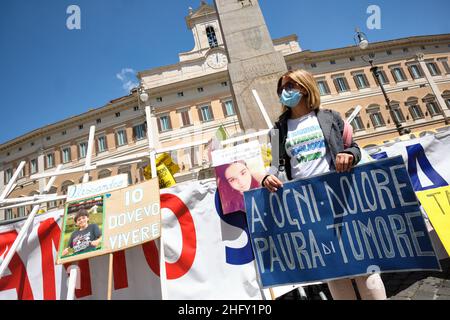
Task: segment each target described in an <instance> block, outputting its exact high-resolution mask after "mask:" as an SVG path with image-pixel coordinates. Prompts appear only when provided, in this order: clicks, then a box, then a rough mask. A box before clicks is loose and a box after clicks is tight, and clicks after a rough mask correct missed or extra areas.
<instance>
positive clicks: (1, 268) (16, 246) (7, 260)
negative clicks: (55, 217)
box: [0, 165, 62, 279]
mask: <svg viewBox="0 0 450 320" xmlns="http://www.w3.org/2000/svg"><path fill="white" fill-rule="evenodd" d="M61 167H62V165H59V166H58V168H57V169H56V170H57V171H58V170H59V169H61ZM54 182H55V179H54V178H52V179H50V181H49V182H48V184H47V186H46V187H45V189H44V190H43V191H42V194H44V193H46V192H48V191H49V190H50V188H51V187H52V185H53V183H54ZM39 207H40V206H39V205H35V206H34V207H33V210H32V211H31V213H30V215H29V216H28V218H27V220H26V221H25V224H24V225H23V227H22V229H20V232H19V234H18V235H17V238H16V240H14V243H13V244H12V246H11V249H9V251H8V253H7V254H6V257H5V259H4V260H3V261H2V263H1V265H0V279H1V278H2V277H3V274H4V273H5V270H6V268H7V267H8V265H9V263H10V262H11V259H12V257H13V256H14V254H15V253H16V251H17V250H18V249H19V247H20V245H21V244H22V240H23V239H25V235H26V233H27V232H28V229H29V228H30V225H31V223H32V222H33V220H34V217H35V215H36V213H37V212H38V211H39Z"/></svg>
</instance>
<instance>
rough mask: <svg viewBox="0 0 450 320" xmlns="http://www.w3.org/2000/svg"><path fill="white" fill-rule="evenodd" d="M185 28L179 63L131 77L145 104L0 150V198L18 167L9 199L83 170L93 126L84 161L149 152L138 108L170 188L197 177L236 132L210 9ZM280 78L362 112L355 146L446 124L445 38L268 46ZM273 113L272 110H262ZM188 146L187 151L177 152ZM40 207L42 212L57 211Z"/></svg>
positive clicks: (61, 126)
mask: <svg viewBox="0 0 450 320" xmlns="http://www.w3.org/2000/svg"><path fill="white" fill-rule="evenodd" d="M186 24H187V27H188V28H189V29H190V30H191V31H192V35H193V38H194V43H195V46H194V48H193V50H192V51H190V52H183V53H180V54H179V62H178V63H176V64H173V65H169V66H162V67H159V68H156V69H151V70H144V71H141V72H138V74H137V78H138V79H139V81H140V83H141V85H142V87H143V88H144V89H145V90H146V92H147V93H148V95H149V99H148V101H147V102H142V101H141V100H140V99H139V91H138V89H137V88H136V89H133V90H132V91H131V92H130V93H129V94H128V95H127V96H124V97H120V98H118V99H115V100H111V101H110V102H109V103H108V104H107V105H105V106H102V107H99V108H97V109H94V110H90V111H88V112H86V113H83V114H80V115H78V116H75V117H72V118H69V119H65V120H63V121H60V122H57V123H54V124H51V125H48V126H45V127H42V128H39V129H37V130H34V131H32V132H29V133H27V134H25V135H22V136H20V137H17V138H15V139H13V140H11V141H7V142H5V143H3V144H1V145H0V191H1V190H3V188H4V186H5V185H7V184H8V182H9V180H10V179H11V177H12V175H13V173H14V171H15V169H16V168H17V166H18V164H19V163H20V162H21V161H25V163H26V165H25V167H24V169H23V170H22V172H21V173H20V175H19V179H18V180H17V186H16V187H15V189H14V191H13V192H12V193H11V195H10V197H12V198H18V197H24V196H32V195H35V194H38V193H39V192H40V190H42V189H43V188H44V182H43V181H42V180H33V179H30V177H31V176H32V175H34V174H37V173H44V172H49V171H52V170H55V168H56V167H57V166H58V165H60V164H62V165H63V167H64V168H65V169H70V168H76V167H80V166H83V165H84V163H85V161H86V152H87V140H88V135H89V128H90V127H91V126H93V125H95V127H96V133H95V140H94V142H95V147H94V151H93V153H94V154H93V161H94V162H96V161H100V160H104V159H110V158H117V157H122V156H125V155H132V154H136V153H140V152H143V151H145V150H148V141H147V134H146V130H147V124H146V117H145V107H146V106H151V109H152V112H153V115H154V117H156V123H157V129H156V128H155V131H157V132H158V142H159V145H160V146H161V147H163V148H167V149H168V150H171V148H173V149H174V150H171V151H169V152H170V153H171V156H172V158H173V159H174V161H175V162H177V163H178V164H179V166H180V169H181V171H180V172H179V173H178V174H176V179H177V181H179V182H181V181H186V180H191V179H197V178H198V172H199V171H200V170H201V169H204V168H207V167H209V166H210V163H209V161H208V156H207V143H208V141H209V140H210V139H211V138H212V137H213V136H214V135H215V133H216V131H217V129H218V128H219V127H221V126H223V127H224V128H225V130H226V131H227V133H228V134H229V135H230V136H231V135H236V134H240V133H241V131H242V130H241V128H240V126H239V120H238V115H237V113H236V108H235V103H234V100H233V98H232V92H231V86H230V79H229V76H228V70H227V64H228V59H227V54H226V48H225V45H224V41H223V39H222V35H221V32H220V26H219V22H218V17H217V14H216V12H215V9H214V8H213V7H212V6H210V5H208V4H206V3H204V2H202V4H201V6H200V7H199V8H198V9H197V10H192V9H190V10H189V14H188V16H187V17H186ZM273 46H274V48H275V50H277V51H278V52H281V53H282V54H283V56H284V58H285V61H286V65H287V67H288V69H296V68H303V69H306V70H308V71H310V72H312V73H313V74H314V75H315V77H316V80H317V82H318V85H319V88H320V91H321V95H322V106H323V107H324V108H330V109H334V110H337V111H338V112H340V113H341V114H342V116H343V117H347V116H349V115H350V114H351V113H352V111H353V110H354V109H355V108H356V107H357V106H361V108H362V109H361V112H360V113H359V115H358V116H357V117H356V119H355V120H354V121H353V123H352V125H353V127H354V129H355V130H354V131H355V137H356V140H357V141H358V142H359V143H360V145H362V146H365V145H370V144H372V143H380V142H382V141H385V140H389V139H392V138H395V137H398V133H397V130H396V127H395V123H394V121H393V117H397V119H398V120H399V122H401V123H402V125H403V126H404V127H407V128H409V129H411V130H412V132H420V131H426V130H431V129H436V128H440V127H444V126H446V124H448V122H449V121H450V120H449V117H450V64H449V61H448V60H449V56H450V34H444V35H431V36H420V37H411V38H404V39H395V40H390V41H385V42H378V43H373V44H371V45H370V47H369V48H368V49H367V50H366V52H362V51H361V50H360V49H359V48H358V47H356V46H352V47H346V48H338V49H330V50H325V51H317V52H313V51H309V50H302V48H301V46H300V44H299V42H298V38H297V36H296V35H289V36H286V37H284V38H280V39H274V40H273ZM363 54H365V55H367V57H369V56H370V57H371V58H372V59H373V60H374V63H375V64H376V65H377V66H378V67H379V68H380V69H381V72H382V81H383V85H384V87H385V89H386V92H387V94H388V96H389V98H390V100H391V101H392V102H391V105H392V112H391V111H390V110H389V109H388V108H387V107H386V102H385V99H384V97H383V95H382V92H381V90H380V88H379V86H378V85H377V83H376V81H375V78H374V76H373V74H372V73H371V71H370V65H369V64H368V63H367V62H365V61H364V60H363V59H362V58H361V57H362V56H363ZM266 108H279V109H280V112H281V106H280V105H277V106H266ZM192 142H196V143H195V146H191V147H186V148H179V146H180V145H184V144H189V143H192ZM147 165H148V162H143V163H139V164H135V163H134V164H127V165H123V166H117V167H111V168H108V169H103V170H97V171H93V172H91V173H90V178H91V179H93V180H96V179H99V178H104V177H108V176H111V175H115V174H118V173H126V174H127V175H128V179H129V182H130V184H134V183H139V182H141V181H143V180H144V176H143V168H144V167H145V166H147ZM81 180H82V173H78V174H71V175H65V176H60V177H58V178H57V179H56V181H55V184H54V186H53V188H52V190H50V193H58V194H64V193H65V192H67V188H68V186H70V185H72V184H77V183H80V182H81ZM63 205H64V203H63V202H62V201H55V202H49V203H47V204H46V209H47V210H52V209H55V208H58V207H62V206H63ZM30 210H31V207H30V206H28V207H23V208H15V209H8V210H0V222H1V221H2V220H3V221H4V220H10V219H14V218H21V217H24V216H26V215H27V214H28V213H29V212H30Z"/></svg>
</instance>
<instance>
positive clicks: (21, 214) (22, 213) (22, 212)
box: [18, 207, 26, 217]
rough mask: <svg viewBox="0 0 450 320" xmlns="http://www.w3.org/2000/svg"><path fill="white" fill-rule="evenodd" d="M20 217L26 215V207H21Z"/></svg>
mask: <svg viewBox="0 0 450 320" xmlns="http://www.w3.org/2000/svg"><path fill="white" fill-rule="evenodd" d="M18 211H19V217H25V216H26V214H25V207H19V210H18Z"/></svg>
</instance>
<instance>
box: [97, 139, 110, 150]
mask: <svg viewBox="0 0 450 320" xmlns="http://www.w3.org/2000/svg"><path fill="white" fill-rule="evenodd" d="M107 149H108V146H107V145H106V137H105V136H102V137H99V138H98V139H97V150H98V152H99V153H102V152H105V151H106V150H107Z"/></svg>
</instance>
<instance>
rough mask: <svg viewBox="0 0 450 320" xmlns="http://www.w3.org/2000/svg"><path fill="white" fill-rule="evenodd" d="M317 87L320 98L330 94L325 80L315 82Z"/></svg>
mask: <svg viewBox="0 0 450 320" xmlns="http://www.w3.org/2000/svg"><path fill="white" fill-rule="evenodd" d="M317 86H318V87H319V91H320V95H321V96H326V95H329V94H330V88H329V87H328V84H327V82H326V80H319V81H317Z"/></svg>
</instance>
